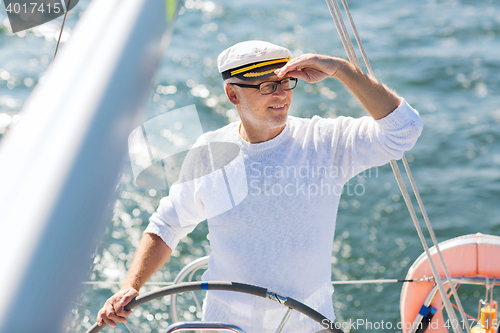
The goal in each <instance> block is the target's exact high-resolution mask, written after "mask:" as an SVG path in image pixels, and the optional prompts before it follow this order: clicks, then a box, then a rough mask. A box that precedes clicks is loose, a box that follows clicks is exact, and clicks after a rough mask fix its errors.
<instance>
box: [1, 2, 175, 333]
mask: <svg viewBox="0 0 500 333" xmlns="http://www.w3.org/2000/svg"><path fill="white" fill-rule="evenodd" d="M178 5H179V3H178V1H176V0H166V1H165V0H164V1H160V0H127V1H121V0H94V1H93V2H92V3H91V4H90V5H89V7H88V8H87V9H86V11H85V14H84V16H83V17H82V18H81V19H80V22H79V23H78V25H77V27H76V29H75V31H74V34H73V36H72V37H71V38H70V40H69V41H68V43H67V44H66V46H65V47H64V48H63V49H62V50H61V51H60V52H59V53H58V55H57V58H56V60H55V62H54V63H53V64H52V65H51V67H50V69H49V71H48V72H47V73H46V74H45V75H44V76H45V77H46V80H45V81H44V82H43V84H38V86H37V87H35V89H34V91H33V93H32V95H31V96H30V98H29V99H28V100H27V101H26V103H25V105H24V107H23V110H22V111H21V113H20V115H21V120H20V122H19V123H18V124H17V125H16V126H15V127H14V128H12V129H11V130H10V132H9V133H7V135H6V136H5V137H4V138H3V139H2V142H1V145H0V253H2V256H1V257H0V294H1V295H2V297H1V298H0V332H61V331H62V322H63V319H64V316H65V315H67V314H69V309H70V307H71V306H70V302H71V300H73V299H75V298H76V296H77V294H78V291H79V290H80V289H81V283H80V282H81V281H82V280H83V279H84V276H85V273H86V270H87V268H88V267H89V266H90V264H91V254H92V251H93V250H94V249H95V246H96V244H97V241H98V239H99V237H98V236H99V235H100V234H102V232H103V230H104V225H105V224H104V222H105V221H109V217H110V214H111V208H112V202H113V198H114V191H115V188H116V184H117V180H118V175H119V172H120V169H121V167H122V164H123V161H124V160H125V156H126V154H127V137H128V135H129V134H130V132H131V131H132V129H133V128H135V127H136V126H138V125H139V123H140V121H141V116H140V113H141V112H140V111H141V109H142V108H143V106H144V103H145V102H146V100H147V97H148V96H149V93H150V90H151V88H152V79H153V75H154V73H155V71H156V68H157V66H158V64H159V61H160V59H161V57H162V54H163V51H164V50H165V48H166V46H167V44H168V41H169V36H170V35H171V32H172V23H173V20H174V18H175V16H176V13H177V10H178V8H179V7H178Z"/></svg>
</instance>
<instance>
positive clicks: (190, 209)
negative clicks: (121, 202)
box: [144, 137, 208, 250]
mask: <svg viewBox="0 0 500 333" xmlns="http://www.w3.org/2000/svg"><path fill="white" fill-rule="evenodd" d="M204 142H205V141H204V139H203V138H202V137H200V139H198V141H197V142H196V143H195V145H194V146H193V148H192V149H191V150H190V151H189V153H188V154H187V156H186V158H185V159H184V162H183V165H182V170H181V172H180V176H179V180H178V181H177V182H176V183H174V184H173V185H172V186H171V187H170V193H169V196H167V197H165V198H163V199H161V200H160V206H159V207H158V209H157V210H156V212H155V213H154V214H153V215H152V216H151V218H150V219H149V221H150V223H149V225H148V227H147V228H146V230H145V231H144V233H152V234H156V235H158V236H159V237H160V238H161V239H162V240H163V241H164V242H165V244H167V245H168V246H169V247H170V248H171V249H172V250H173V249H175V247H176V246H177V244H178V243H179V241H180V240H181V239H182V238H184V237H185V236H186V235H187V234H189V233H190V232H192V231H193V230H194V228H196V226H197V225H198V223H200V222H202V221H204V220H205V219H206V213H205V207H204V204H203V202H202V199H201V195H200V178H199V177H198V176H200V175H202V174H203V173H204V170H200V169H203V168H204V167H205V168H206V167H207V164H208V163H207V162H206V161H203V160H202V156H201V155H200V150H199V149H195V148H196V147H199V146H201V145H202V144H203V143H204Z"/></svg>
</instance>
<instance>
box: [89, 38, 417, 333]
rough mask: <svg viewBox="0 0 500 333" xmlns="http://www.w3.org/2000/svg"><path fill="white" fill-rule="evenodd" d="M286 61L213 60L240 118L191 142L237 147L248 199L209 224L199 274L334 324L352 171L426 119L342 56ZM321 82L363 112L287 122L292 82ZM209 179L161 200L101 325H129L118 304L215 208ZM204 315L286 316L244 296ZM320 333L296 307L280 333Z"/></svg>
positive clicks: (278, 55)
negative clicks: (337, 255) (258, 289)
mask: <svg viewBox="0 0 500 333" xmlns="http://www.w3.org/2000/svg"><path fill="white" fill-rule="evenodd" d="M291 56H292V54H291V52H290V51H289V50H287V49H286V48H283V47H280V46H277V45H274V44H271V43H267V42H262V41H247V42H242V43H238V44H236V45H233V46H231V47H230V48H228V49H226V50H225V51H223V52H222V53H221V54H220V55H219V57H218V67H219V71H220V72H221V74H222V78H223V80H224V88H225V91H226V94H227V97H228V98H229V100H230V101H231V103H232V104H234V106H235V107H236V109H237V111H238V113H239V116H240V119H241V121H238V122H234V123H231V124H229V125H227V126H225V127H223V128H221V129H219V130H216V131H214V132H209V133H205V134H203V135H202V136H201V137H200V139H199V140H198V141H199V142H198V144H202V143H210V142H229V143H234V144H237V145H238V146H239V147H240V154H241V156H242V158H243V161H244V167H243V168H244V172H245V174H246V176H247V184H246V185H247V189H248V194H247V195H246V197H245V198H244V199H243V200H242V201H241V202H239V203H237V204H236V205H233V207H232V208H231V209H228V210H225V211H223V212H222V213H220V214H218V215H215V216H212V215H213V214H211V215H210V216H209V217H208V228H209V233H210V243H211V248H212V251H211V254H210V259H209V267H208V270H207V271H206V272H205V274H204V276H203V278H204V280H208V281H210V280H212V281H235V282H244V283H249V284H253V285H257V286H262V287H266V288H268V289H270V290H273V291H275V292H277V293H279V294H282V295H285V296H289V297H293V298H295V299H296V300H299V301H301V302H304V303H305V304H307V305H309V306H310V307H312V308H313V309H315V310H316V311H318V312H320V313H321V314H323V315H324V316H326V317H327V318H329V319H330V320H332V321H333V320H334V318H335V315H334V311H333V304H332V298H331V296H332V293H333V288H332V285H331V281H330V279H331V254H332V244H333V236H334V230H335V221H336V215H337V209H338V204H339V200H340V195H341V189H342V187H343V185H344V184H345V183H346V182H347V181H348V180H349V179H350V178H352V177H353V176H355V175H356V174H357V173H359V172H361V171H363V170H365V169H367V168H369V167H372V166H380V165H383V164H386V163H387V162H389V161H390V160H391V159H399V158H401V157H402V155H403V152H404V151H406V150H409V149H411V148H412V147H413V145H414V144H415V142H416V140H417V138H418V137H419V135H420V133H421V131H422V123H421V120H420V117H419V114H418V112H417V111H415V110H414V109H412V108H411V107H410V106H409V105H408V104H407V103H406V102H405V101H404V99H402V98H401V97H399V96H398V95H397V94H396V93H395V92H393V91H391V90H390V89H388V88H387V87H386V86H385V85H383V84H382V83H380V82H378V81H377V80H376V79H375V78H373V77H371V76H370V75H367V74H365V73H363V72H362V71H361V70H359V69H356V68H355V67H354V66H353V65H351V64H350V63H349V62H347V61H346V60H344V59H341V58H335V57H329V56H325V55H318V54H305V55H302V56H300V57H298V58H296V59H293V60H290V59H291ZM328 77H333V78H335V79H337V80H339V81H340V82H342V83H343V84H344V85H345V86H346V87H347V88H348V89H349V91H350V92H351V93H352V94H353V95H355V96H356V97H357V98H358V99H359V101H360V102H361V104H362V105H363V106H364V107H365V109H366V110H367V111H368V113H369V114H370V116H365V117H361V118H359V119H354V118H350V117H338V118H336V119H324V118H321V117H318V116H314V117H313V118H312V119H303V118H297V117H292V116H288V111H289V109H290V105H291V103H292V96H293V94H292V89H293V88H295V86H296V84H297V79H300V80H304V81H306V82H308V83H315V82H319V81H321V80H323V79H325V78H328ZM207 183H208V182H207V181H206V180H205V181H202V180H200V181H198V182H197V181H194V183H192V184H191V185H190V186H177V187H176V186H175V185H174V186H172V188H171V190H170V195H169V196H168V197H165V198H163V199H162V200H161V202H160V207H159V208H158V210H157V212H156V213H155V214H153V216H152V217H151V219H150V224H149V226H148V228H147V229H146V231H145V233H144V236H143V239H142V241H141V244H140V246H139V249H138V251H137V253H136V255H135V259H134V261H133V263H132V267H131V269H130V271H129V274H128V276H127V278H126V280H125V282H124V283H123V286H122V289H121V290H120V291H119V292H118V293H117V294H115V295H114V296H112V297H111V298H110V299H108V301H107V302H106V304H105V305H104V307H103V308H102V309H101V310H100V311H99V314H98V318H97V321H98V323H99V324H102V322H106V323H108V324H110V325H113V326H115V322H124V321H126V318H125V317H126V316H128V315H129V314H130V311H127V310H125V309H124V307H125V305H127V304H128V303H129V302H130V301H131V300H132V299H133V298H134V297H136V296H137V295H138V290H139V289H140V288H141V287H142V286H143V285H144V283H145V282H146V281H147V279H148V278H149V277H150V276H151V275H152V274H153V273H154V272H155V271H156V270H158V269H159V268H160V267H161V266H162V265H163V264H165V262H166V261H167V260H168V258H169V257H170V254H171V253H172V249H174V248H175V247H176V245H177V244H178V242H179V240H180V239H181V238H182V237H184V236H185V235H186V234H188V233H189V232H191V231H192V230H193V229H194V228H195V227H196V225H197V224H198V223H199V222H201V221H203V220H205V218H206V217H207V216H208V215H209V214H207V212H208V211H214V207H212V206H214V205H215V206H216V205H217V200H214V199H213V196H214V194H213V193H214V192H213V191H212V189H211V188H210V186H209V185H207ZM215 208H216V207H215ZM203 310H204V314H203V315H204V320H207V321H218V322H224V323H228V324H233V325H237V326H240V327H241V328H243V329H244V330H245V332H247V333H263V332H274V331H275V330H276V328H277V326H278V325H279V322H280V320H281V318H282V317H283V315H284V313H285V310H286V309H285V308H284V307H283V306H281V305H279V304H277V303H275V302H271V301H269V300H265V299H259V298H256V297H254V296H251V295H245V294H239V293H230V292H224V291H209V292H208V293H207V297H206V299H205V302H204V309H203ZM320 329H322V327H321V326H320V325H318V324H317V323H315V322H313V321H312V320H310V319H309V318H306V317H305V316H303V315H302V314H300V313H298V312H296V311H293V312H292V315H291V316H290V318H289V320H288V322H287V323H286V325H285V327H284V330H283V332H300V333H305V332H316V331H318V330H320Z"/></svg>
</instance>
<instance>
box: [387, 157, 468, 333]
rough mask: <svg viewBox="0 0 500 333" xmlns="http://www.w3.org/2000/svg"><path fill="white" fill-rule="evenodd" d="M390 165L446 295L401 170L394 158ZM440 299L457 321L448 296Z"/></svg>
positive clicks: (441, 288)
mask: <svg viewBox="0 0 500 333" xmlns="http://www.w3.org/2000/svg"><path fill="white" fill-rule="evenodd" d="M391 167H392V170H393V171H394V175H395V176H396V180H397V181H398V185H399V188H400V189H401V193H402V194H403V198H404V200H405V203H406V206H407V207H408V211H409V212H410V216H411V218H412V220H413V224H414V225H415V228H416V229H417V234H418V237H419V238H420V242H421V243H422V246H423V247H424V251H425V254H426V256H427V259H428V260H429V264H430V266H431V270H432V274H433V275H434V277H435V281H436V283H437V285H438V289H439V292H440V293H441V295H446V294H447V293H446V289H445V288H444V284H443V281H441V279H440V278H438V277H439V276H440V275H439V272H438V270H437V268H436V264H435V263H434V260H433V259H432V256H431V253H430V250H429V246H428V245H427V242H426V241H425V237H424V234H423V233H422V228H421V227H420V224H419V222H418V218H417V215H416V214H415V209H414V207H413V204H412V202H411V199H410V196H409V194H408V191H407V189H406V186H405V184H404V181H403V178H402V176H401V172H400V171H399V167H398V164H397V162H396V161H395V160H392V161H391ZM450 281H451V280H450ZM451 287H452V288H453V286H451ZM442 299H443V303H444V306H445V308H446V312H447V313H448V316H449V317H450V319H451V321H452V322H457V323H458V319H457V317H456V314H455V310H453V307H452V306H451V302H450V300H449V299H448V297H442ZM452 327H453V331H454V332H457V330H458V332H460V333H462V329H461V328H460V325H457V326H456V327H455V326H453V325H452Z"/></svg>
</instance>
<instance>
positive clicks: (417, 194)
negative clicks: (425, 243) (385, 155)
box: [403, 155, 470, 333]
mask: <svg viewBox="0 0 500 333" xmlns="http://www.w3.org/2000/svg"><path fill="white" fill-rule="evenodd" d="M403 164H404V166H405V170H406V174H407V175H408V179H409V180H410V183H411V187H412V188H413V193H414V194H415V197H416V198H417V202H418V206H419V207H420V211H421V213H422V215H423V217H424V220H425V224H426V225H427V229H428V230H429V234H430V235H431V238H432V242H433V243H434V244H435V245H434V246H435V248H436V251H437V253H438V256H439V260H440V261H441V263H442V265H443V270H444V273H445V275H446V278H447V279H448V281H451V276H450V272H449V271H448V267H446V264H445V261H444V258H443V255H442V254H441V250H440V249H439V246H437V244H438V242H437V239H436V236H435V235H434V230H433V228H432V226H431V222H430V221H429V217H428V216H427V211H426V210H425V207H424V203H423V202H422V198H420V193H419V191H418V189H417V184H416V183H415V180H414V179H413V175H412V173H411V170H410V166H409V165H408V161H407V160H406V157H405V156H404V155H403ZM451 291H452V292H453V297H454V299H455V301H456V302H457V307H458V310H459V311H460V315H461V316H462V319H464V318H465V320H464V322H465V323H466V324H465V328H466V329H467V332H469V333H470V327H469V322H468V320H467V319H466V318H467V317H466V314H465V311H464V308H463V306H462V302H461V301H460V298H459V297H458V294H457V290H456V288H453V287H451ZM441 295H443V294H442V293H441Z"/></svg>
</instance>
